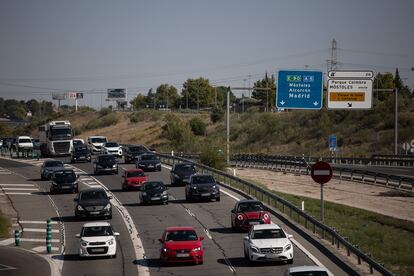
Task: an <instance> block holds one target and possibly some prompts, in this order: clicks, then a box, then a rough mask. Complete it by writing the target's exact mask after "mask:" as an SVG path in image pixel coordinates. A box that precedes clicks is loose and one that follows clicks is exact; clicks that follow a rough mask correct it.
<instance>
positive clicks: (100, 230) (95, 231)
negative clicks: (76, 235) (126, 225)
mask: <svg viewBox="0 0 414 276" xmlns="http://www.w3.org/2000/svg"><path fill="white" fill-rule="evenodd" d="M112 235H113V232H112V227H111V226H92V227H83V229H82V234H81V236H82V237H101V236H112Z"/></svg>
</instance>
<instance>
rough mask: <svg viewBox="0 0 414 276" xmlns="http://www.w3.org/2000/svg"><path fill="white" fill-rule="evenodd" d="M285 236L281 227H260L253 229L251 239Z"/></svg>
mask: <svg viewBox="0 0 414 276" xmlns="http://www.w3.org/2000/svg"><path fill="white" fill-rule="evenodd" d="M281 238H286V235H285V233H284V232H283V230H282V229H261V230H254V231H253V234H252V239H281Z"/></svg>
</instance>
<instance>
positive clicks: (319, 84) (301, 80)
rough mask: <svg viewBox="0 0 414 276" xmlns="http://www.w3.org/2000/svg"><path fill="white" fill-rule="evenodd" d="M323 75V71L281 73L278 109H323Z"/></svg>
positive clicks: (278, 83)
mask: <svg viewBox="0 0 414 276" xmlns="http://www.w3.org/2000/svg"><path fill="white" fill-rule="evenodd" d="M322 93H323V74H322V72H321V71H293V70H287V71H279V72H278V76H277V92H276V107H277V108H284V109H321V108H322Z"/></svg>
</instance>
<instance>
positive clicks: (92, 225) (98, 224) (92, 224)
mask: <svg viewBox="0 0 414 276" xmlns="http://www.w3.org/2000/svg"><path fill="white" fill-rule="evenodd" d="M94 226H111V224H110V223H109V222H107V221H96V222H87V223H85V224H84V225H83V226H82V227H94Z"/></svg>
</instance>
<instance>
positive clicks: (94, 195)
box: [79, 191, 108, 200]
mask: <svg viewBox="0 0 414 276" xmlns="http://www.w3.org/2000/svg"><path fill="white" fill-rule="evenodd" d="M79 198H80V199H81V200H93V199H107V198H108V197H107V195H106V193H105V191H88V192H82V193H81V194H80V196H79Z"/></svg>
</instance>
